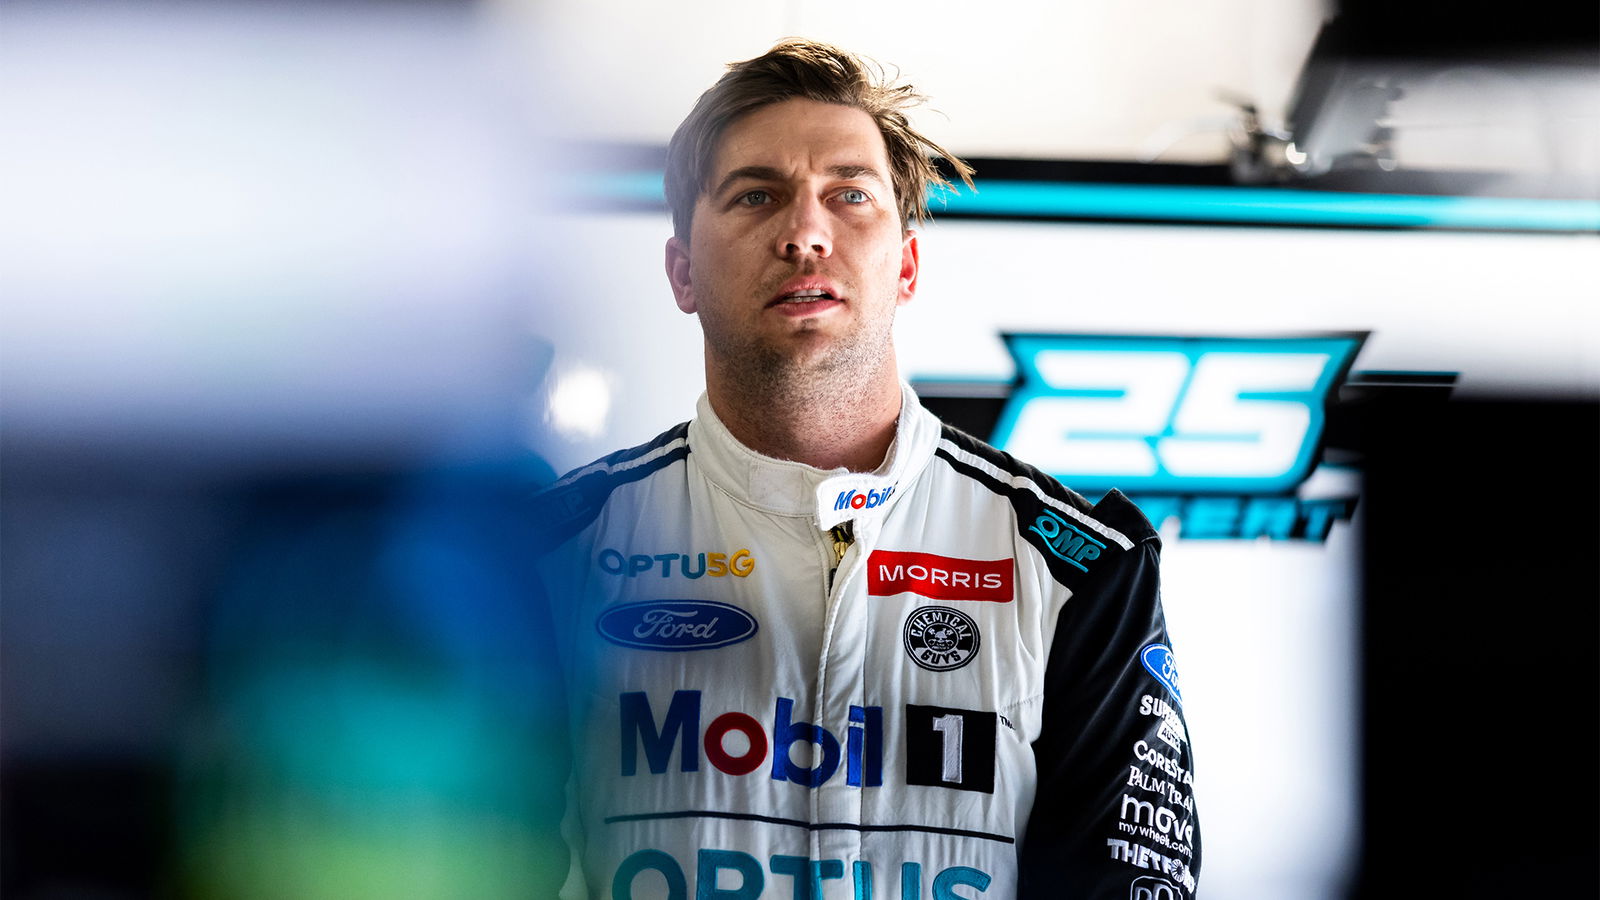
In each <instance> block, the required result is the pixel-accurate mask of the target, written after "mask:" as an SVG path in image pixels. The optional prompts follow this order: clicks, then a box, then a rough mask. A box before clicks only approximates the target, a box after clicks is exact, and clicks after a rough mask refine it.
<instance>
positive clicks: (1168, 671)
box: [1139, 644, 1183, 706]
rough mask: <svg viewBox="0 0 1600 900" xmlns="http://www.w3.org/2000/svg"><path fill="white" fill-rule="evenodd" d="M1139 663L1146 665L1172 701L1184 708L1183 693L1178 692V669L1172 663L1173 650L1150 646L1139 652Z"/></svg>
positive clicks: (1165, 646)
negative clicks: (1170, 696)
mask: <svg viewBox="0 0 1600 900" xmlns="http://www.w3.org/2000/svg"><path fill="white" fill-rule="evenodd" d="M1139 662H1141V663H1144V668H1145V671H1147V672H1149V673H1150V675H1151V676H1152V677H1153V678H1155V680H1157V681H1159V682H1161V686H1162V687H1164V688H1166V689H1167V692H1168V693H1170V694H1171V695H1172V699H1174V700H1176V701H1178V705H1179V706H1182V705H1183V693H1182V692H1181V691H1179V690H1178V667H1177V665H1176V664H1174V663H1173V661H1172V648H1171V647H1168V646H1167V645H1166V644H1149V645H1147V646H1146V647H1145V648H1144V649H1143V650H1140V651H1139Z"/></svg>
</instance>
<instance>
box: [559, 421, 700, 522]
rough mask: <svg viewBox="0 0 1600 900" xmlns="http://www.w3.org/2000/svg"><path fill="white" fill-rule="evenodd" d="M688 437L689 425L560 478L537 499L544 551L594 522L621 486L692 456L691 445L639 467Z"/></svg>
mask: <svg viewBox="0 0 1600 900" xmlns="http://www.w3.org/2000/svg"><path fill="white" fill-rule="evenodd" d="M688 435H689V423H688V422H684V423H682V424H679V425H676V426H674V427H672V428H669V429H668V430H666V431H664V432H662V433H661V434H659V435H656V436H655V437H654V438H652V439H651V440H649V441H647V442H645V443H643V444H640V445H639V446H637V447H629V448H628V449H626V450H618V451H616V452H615V453H610V454H607V455H605V456H603V457H601V458H600V459H598V460H595V461H594V462H592V463H589V464H588V465H586V466H579V467H578V468H576V469H573V470H572V471H571V472H568V473H567V474H565V475H563V476H561V478H560V479H559V480H557V481H556V483H555V484H553V485H551V486H550V487H548V488H546V489H545V490H543V491H541V492H540V493H539V494H538V495H536V496H535V497H534V498H533V514H534V517H535V522H534V523H533V524H534V528H535V531H536V533H537V535H538V540H539V543H540V545H541V546H543V547H546V548H548V547H553V546H555V545H556V544H558V543H560V542H562V541H564V540H566V539H567V538H569V537H571V536H572V535H573V534H576V533H577V532H578V531H579V530H581V529H582V528H583V527H584V526H586V525H588V524H589V523H590V522H593V521H594V519H595V516H598V515H599V514H600V510H601V508H603V507H604V506H605V505H606V501H607V500H608V499H610V497H611V492H612V491H614V490H616V489H617V488H618V487H620V486H622V485H624V484H629V483H631V482H634V481H638V480H640V479H641V478H645V477H647V476H649V475H650V474H651V473H653V472H656V471H659V470H660V469H662V468H663V467H665V466H669V465H671V464H673V463H675V462H677V461H678V460H681V459H684V458H686V457H688V455H689V445H688V443H687V442H685V443H683V445H682V446H679V447H675V448H673V449H672V450H669V451H667V452H665V453H661V454H659V455H658V456H656V457H655V458H653V459H650V460H649V461H648V462H643V463H636V464H633V465H630V463H634V462H635V461H636V460H639V459H641V458H644V457H647V456H649V455H650V454H652V453H654V452H656V451H657V450H660V449H661V448H662V447H665V446H667V445H669V444H672V443H673V442H675V441H682V440H684V439H686V438H687V437H688Z"/></svg>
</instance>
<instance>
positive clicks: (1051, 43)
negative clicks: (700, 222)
mask: <svg viewBox="0 0 1600 900" xmlns="http://www.w3.org/2000/svg"><path fill="white" fill-rule="evenodd" d="M489 7H490V8H491V9H495V10H499V11H500V13H501V20H502V21H505V22H507V23H508V27H513V28H518V29H521V30H522V31H523V32H524V33H525V34H526V38H525V40H526V46H528V47H529V48H530V51H531V52H530V55H529V65H530V67H531V69H532V71H535V72H537V73H538V78H539V80H541V81H542V82H544V83H550V84H561V85H562V87H563V90H562V91H561V93H560V102H561V107H562V110H563V116H564V119H563V121H564V123H565V125H566V127H567V128H568V129H570V131H571V133H573V134H574V135H576V136H580V137H584V138H589V139H597V140H616V141H629V142H642V143H647V144H664V143H665V142H666V140H667V138H668V136H670V135H671V134H672V131H673V129H674V128H676V127H677V125H678V122H679V121H681V120H682V118H683V116H684V114H685V113H687V112H688V110H689V107H690V106H691V105H692V104H693V103H694V100H695V98H696V97H698V96H699V95H700V93H701V92H702V91H704V90H705V89H706V88H708V87H710V86H711V83H712V82H713V81H714V80H715V79H716V78H717V77H718V76H719V75H720V74H721V73H722V71H723V67H724V66H725V65H726V64H727V63H730V62H734V61H737V60H743V59H750V58H751V57H754V56H758V55H760V54H761V53H762V52H764V51H765V50H766V49H767V48H768V47H770V46H771V45H772V44H774V43H776V42H777V41H778V40H779V39H781V38H784V37H790V36H803V37H809V38H815V39H819V40H824V41H829V42H832V43H835V44H838V45H840V46H842V47H845V48H846V49H849V50H852V51H855V52H857V53H861V54H863V55H866V56H869V57H871V58H873V59H876V60H878V61H880V62H882V63H885V64H887V65H889V66H891V71H892V70H893V69H898V70H899V71H900V72H901V73H903V75H904V76H905V78H906V79H907V80H909V81H910V82H911V83H913V84H915V85H916V86H917V87H918V88H919V89H921V90H923V91H924V92H925V93H927V94H929V95H930V96H931V97H932V102H931V104H930V108H931V109H933V110H937V111H938V113H939V114H936V115H925V116H923V117H922V118H921V119H920V120H919V121H918V126H919V127H921V128H923V129H925V130H926V131H927V133H928V134H929V135H930V136H932V137H933V138H934V139H935V140H938V141H941V142H944V143H945V144H946V146H948V147H950V148H951V149H952V150H953V151H955V152H957V153H961V154H965V155H973V156H978V155H990V156H1022V157H1041V158H1075V159H1097V158H1110V159H1132V158H1135V157H1137V156H1138V155H1140V154H1141V153H1143V152H1145V151H1146V150H1147V149H1151V148H1155V149H1160V150H1164V151H1165V152H1164V153H1163V154H1162V156H1161V158H1162V159H1163V160H1164V161H1182V160H1209V161H1217V160H1221V159H1223V158H1224V157H1225V155H1226V151H1227V142H1226V140H1225V139H1224V136H1223V132H1224V129H1225V126H1226V123H1227V121H1229V119H1230V118H1231V117H1232V116H1233V110H1232V108H1231V107H1230V106H1228V105H1227V104H1226V103H1224V102H1223V101H1221V100H1220V99H1218V92H1219V91H1221V90H1227V91H1229V92H1232V93H1233V94H1236V95H1240V96H1244V97H1248V98H1251V99H1254V100H1255V101H1256V102H1257V103H1258V104H1259V105H1260V106H1261V107H1262V109H1263V111H1264V112H1265V113H1266V114H1267V115H1268V116H1269V117H1270V118H1273V119H1274V120H1280V121H1281V119H1282V117H1283V111H1284V109H1285V108H1286V106H1287V103H1288V101H1289V93H1290V88H1291V87H1292V85H1293V83H1294V79H1295V76H1296V74H1297V73H1298V72H1299V70H1300V66H1301V64H1302V63H1303V62H1304V61H1305V55H1306V53H1307V52H1308V51H1309V50H1310V47H1311V43H1312V41H1313V40H1314V39H1315V37H1316V33H1317V29H1318V27H1319V26H1320V25H1321V22H1322V18H1323V9H1322V4H1321V3H1320V2H1315V0H1294V2H1287V3H1282V2H1280V3H1274V2H1268V0H1203V2H1199V3H1157V4H1155V5H1150V4H1142V5H1138V4H1126V3H1114V2H1091V3H1054V2H1048V0H1006V2H999V3H988V4H981V5H975V4H972V3H962V2H957V0H929V2H919V3H852V2H848V0H795V2H784V3H755V4H752V3H736V2H731V0H689V2H682V3H670V4H641V3H635V2H631V0H554V2H548V3H541V4H525V3H520V2H515V0H499V2H495V3H491V4H489Z"/></svg>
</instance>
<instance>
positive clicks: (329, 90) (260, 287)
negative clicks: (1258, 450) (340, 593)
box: [0, 3, 544, 457]
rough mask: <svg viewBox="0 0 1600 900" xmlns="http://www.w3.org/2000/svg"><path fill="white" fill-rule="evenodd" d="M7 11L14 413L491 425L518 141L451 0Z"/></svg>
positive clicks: (519, 230)
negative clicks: (436, 4) (439, 0)
mask: <svg viewBox="0 0 1600 900" xmlns="http://www.w3.org/2000/svg"><path fill="white" fill-rule="evenodd" d="M6 35H7V40H6V52H5V58H4V63H3V69H0V78H3V83H4V85H5V89H4V90H3V91H0V121H4V122H6V128H7V139H6V140H5V141H3V142H0V172H4V173H5V174H4V175H3V176H0V177H3V178H4V194H5V204H4V206H5V215H4V217H3V219H0V277H3V278H4V281H5V285H6V287H5V298H6V308H5V318H6V334H5V355H4V356H5V359H4V365H5V379H4V387H5V401H6V410H5V414H6V420H7V423H6V424H7V429H8V435H9V436H10V437H11V438H12V439H17V440H24V441H29V440H34V441H46V442H54V443H69V444H83V443H97V442H98V443H103V444H116V443H119V442H129V443H145V444H149V445H160V444H166V443H176V444H180V445H186V446H188V447H189V448H192V450H193V453H194V454H195V455H202V456H203V455H207V454H222V455H232V456H237V455H243V456H254V457H270V456H274V455H279V454H292V453H296V452H300V451H305V452H323V451H329V452H340V453H365V452H377V453H383V454H394V453H400V454H403V455H415V454H418V453H423V454H426V453H433V452H458V451H460V452H469V453H475V452H483V451H489V452H495V451H501V450H504V449H505V448H507V447H509V446H511V445H512V444H513V443H514V442H515V440H516V439H517V437H518V434H519V428H518V426H517V424H516V415H517V413H515V410H516V409H517V408H518V406H519V404H521V403H522V402H523V399H524V397H525V396H528V395H531V394H532V392H533V390H534V388H535V386H536V378H537V376H538V366H539V360H540V359H541V357H542V356H543V355H544V354H543V353H542V351H541V350H540V348H539V347H538V346H537V344H536V343H535V342H534V341H533V340H532V339H531V338H530V337H529V336H528V334H527V332H526V331H525V330H523V329H522V328H521V327H520V324H521V322H522V320H523V319H524V318H525V316H526V312H525V310H526V309H527V308H528V307H529V306H530V305H534V304H536V302H537V301H536V299H535V298H534V297H533V296H531V294H532V291H533V289H534V287H535V285H536V282H535V281H534V280H532V279H529V278H526V277H525V273H526V271H527V269H528V268H529V267H528V266H527V265H526V262H525V261H524V259H523V256H524V254H526V253H528V248H529V246H530V245H536V244H535V242H532V241H529V240H528V237H529V235H528V232H529V231H530V229H531V227H532V224H531V223H532V216H533V213H534V211H535V208H536V201H537V191H536V187H537V183H536V181H535V177H534V176H535V175H536V174H537V171H538V162H537V156H538V154H537V151H538V147H537V145H535V144H534V143H533V142H532V140H531V139H530V138H529V136H528V132H527V129H526V127H525V126H524V125H523V124H522V122H521V120H520V119H519V115H520V114H521V113H522V112H523V110H522V109H519V108H518V107H517V106H516V105H515V104H513V103H511V102H509V101H508V99H507V95H508V90H507V88H506V86H505V85H504V84H502V83H501V82H499V81H497V78H498V77H499V76H498V75H497V74H496V73H495V71H494V70H493V68H492V66H491V63H492V56H491V54H490V53H488V52H486V49H485V45H484V42H483V41H482V40H480V32H479V31H478V30H477V26H476V24H475V22H474V21H473V19H472V18H471V16H470V14H469V12H468V11H466V10H460V9H454V10H453V9H448V8H445V9H438V8H430V7H426V6H409V5H403V6H388V5H377V4H374V5H332V6H327V7H323V6H316V5H311V6H299V7H283V6H270V5H251V4H227V5H221V6H205V5H176V6H173V5H158V6H148V5H138V6H135V5H131V4H130V5H125V6H119V5H107V4H93V5H87V4H73V3H69V4H23V5H17V4H12V5H11V6H10V7H9V8H8V11H7V23H6ZM180 456H182V454H180Z"/></svg>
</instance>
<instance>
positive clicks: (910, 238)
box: [894, 229, 922, 306]
mask: <svg viewBox="0 0 1600 900" xmlns="http://www.w3.org/2000/svg"><path fill="white" fill-rule="evenodd" d="M921 266H922V263H921V260H920V259H919V258H918V256H917V233H916V232H915V231H912V230H910V229H907V230H906V236H905V239H904V241H903V242H902V244H901V246H900V292H899V293H898V294H896V295H895V301H894V302H895V304H896V305H897V306H905V305H906V304H907V303H910V302H911V298H912V297H914V296H916V293H917V272H918V271H919V270H920V269H921Z"/></svg>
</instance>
